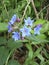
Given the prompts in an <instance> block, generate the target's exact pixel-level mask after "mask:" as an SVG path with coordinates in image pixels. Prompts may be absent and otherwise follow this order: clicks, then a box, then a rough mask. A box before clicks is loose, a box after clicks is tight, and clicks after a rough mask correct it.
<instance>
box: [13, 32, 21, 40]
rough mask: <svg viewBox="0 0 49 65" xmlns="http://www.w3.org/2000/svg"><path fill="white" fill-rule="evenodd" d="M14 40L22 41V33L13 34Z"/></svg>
mask: <svg viewBox="0 0 49 65" xmlns="http://www.w3.org/2000/svg"><path fill="white" fill-rule="evenodd" d="M12 38H13V39H14V40H15V41H16V40H20V33H19V32H13V35H12Z"/></svg>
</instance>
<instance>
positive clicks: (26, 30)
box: [8, 15, 42, 41]
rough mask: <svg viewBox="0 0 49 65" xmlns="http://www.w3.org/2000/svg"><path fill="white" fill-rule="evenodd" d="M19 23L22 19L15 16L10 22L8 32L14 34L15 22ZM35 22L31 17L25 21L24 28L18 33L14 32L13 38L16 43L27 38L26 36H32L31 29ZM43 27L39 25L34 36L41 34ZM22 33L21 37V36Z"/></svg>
mask: <svg viewBox="0 0 49 65" xmlns="http://www.w3.org/2000/svg"><path fill="white" fill-rule="evenodd" d="M16 21H17V22H19V21H20V19H19V18H17V16H16V15H13V16H12V18H11V20H10V22H9V23H8V32H12V31H13V29H12V25H14V23H15V22H16ZM33 23H34V20H31V18H30V17H28V18H27V19H24V26H23V28H20V29H19V31H16V32H12V34H13V35H12V38H13V39H14V40H15V41H16V40H20V39H22V38H25V37H26V36H31V30H32V29H31V28H32V26H33ZM41 27H42V25H41V24H39V25H37V26H36V27H35V28H34V34H35V35H36V34H38V35H39V34H40V30H41ZM20 33H21V35H20Z"/></svg>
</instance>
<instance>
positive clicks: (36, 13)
mask: <svg viewBox="0 0 49 65" xmlns="http://www.w3.org/2000/svg"><path fill="white" fill-rule="evenodd" d="M31 2H32V6H33V9H34V12H35V15H36V18H37V19H39V16H38V12H37V10H36V7H35V4H34V1H33V0H31Z"/></svg>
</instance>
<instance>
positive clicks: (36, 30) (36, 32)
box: [34, 24, 41, 35]
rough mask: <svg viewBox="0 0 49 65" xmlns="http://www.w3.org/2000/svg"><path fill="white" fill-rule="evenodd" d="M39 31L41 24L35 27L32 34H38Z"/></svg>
mask: <svg viewBox="0 0 49 65" xmlns="http://www.w3.org/2000/svg"><path fill="white" fill-rule="evenodd" d="M40 30H41V24H39V25H38V26H37V27H35V28H34V34H38V35H39V34H40Z"/></svg>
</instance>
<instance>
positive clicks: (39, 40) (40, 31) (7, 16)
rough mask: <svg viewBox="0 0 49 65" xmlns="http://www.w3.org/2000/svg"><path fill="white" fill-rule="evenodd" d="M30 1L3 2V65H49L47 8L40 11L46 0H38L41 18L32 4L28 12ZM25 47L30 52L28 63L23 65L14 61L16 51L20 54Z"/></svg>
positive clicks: (0, 20) (0, 30) (0, 41)
mask: <svg viewBox="0 0 49 65" xmlns="http://www.w3.org/2000/svg"><path fill="white" fill-rule="evenodd" d="M28 2H29V0H0V65H12V64H13V65H49V21H48V20H45V14H46V10H45V9H44V10H42V11H41V12H39V11H40V10H41V6H42V5H43V2H44V0H34V3H35V7H36V8H37V11H38V12H39V19H37V18H36V16H35V11H34V9H33V8H32V3H31V2H30V4H29V5H28V7H27V11H26V12H25V9H26V6H27V4H28ZM47 5H48V4H47ZM24 12H25V16H24V18H23V15H24ZM14 14H15V15H16V16H13V15H14ZM12 16H13V17H12ZM8 26H9V28H8ZM10 26H11V27H10ZM8 30H10V32H8ZM35 33H36V34H35ZM12 38H13V39H12ZM23 45H25V47H26V48H27V50H26V54H25V57H26V58H25V57H24V58H25V61H24V62H23V64H21V63H20V62H19V60H18V59H16V60H15V59H14V53H15V50H16V51H18V50H19V51H20V50H21V47H23ZM22 51H24V50H21V54H22ZM24 52H25V51H24ZM16 54H17V53H16ZM21 60H23V59H21Z"/></svg>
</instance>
